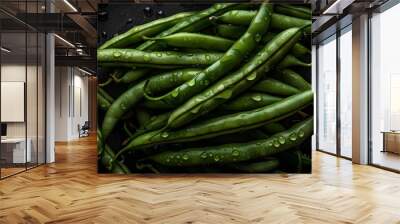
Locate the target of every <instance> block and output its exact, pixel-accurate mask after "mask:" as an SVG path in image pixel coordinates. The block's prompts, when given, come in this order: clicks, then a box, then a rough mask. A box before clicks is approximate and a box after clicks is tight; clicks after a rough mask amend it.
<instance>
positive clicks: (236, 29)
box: [215, 24, 246, 39]
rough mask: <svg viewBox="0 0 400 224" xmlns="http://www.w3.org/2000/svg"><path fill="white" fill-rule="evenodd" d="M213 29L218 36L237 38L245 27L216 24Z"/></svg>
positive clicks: (244, 30) (243, 31)
mask: <svg viewBox="0 0 400 224" xmlns="http://www.w3.org/2000/svg"><path fill="white" fill-rule="evenodd" d="M215 29H216V30H215V32H216V33H217V34H218V35H219V36H221V37H225V38H230V39H238V38H240V37H241V36H242V35H243V34H244V33H245V32H246V27H243V26H232V25H226V24H218V25H217V26H216V27H215Z"/></svg>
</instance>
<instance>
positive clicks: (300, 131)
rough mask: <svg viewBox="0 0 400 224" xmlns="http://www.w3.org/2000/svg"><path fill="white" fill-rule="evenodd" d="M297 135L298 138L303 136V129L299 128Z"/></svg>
mask: <svg viewBox="0 0 400 224" xmlns="http://www.w3.org/2000/svg"><path fill="white" fill-rule="evenodd" d="M298 136H299V137H300V138H302V137H304V131H303V130H299V133H298Z"/></svg>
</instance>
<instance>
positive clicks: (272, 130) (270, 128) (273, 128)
mask: <svg viewBox="0 0 400 224" xmlns="http://www.w3.org/2000/svg"><path fill="white" fill-rule="evenodd" d="M262 130H263V131H264V132H265V133H267V134H270V135H273V134H276V133H278V132H282V131H285V130H286V127H285V126H283V125H282V124H281V123H279V122H274V123H270V124H267V125H264V126H263V127H262Z"/></svg>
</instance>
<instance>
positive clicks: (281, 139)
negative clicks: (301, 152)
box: [279, 136, 286, 145]
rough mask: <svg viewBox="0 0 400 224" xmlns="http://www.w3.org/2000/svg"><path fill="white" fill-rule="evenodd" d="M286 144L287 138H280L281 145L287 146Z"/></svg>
mask: <svg viewBox="0 0 400 224" xmlns="http://www.w3.org/2000/svg"><path fill="white" fill-rule="evenodd" d="M285 142H286V140H285V137H283V136H280V137H279V143H281V144H282V145H283V144H285Z"/></svg>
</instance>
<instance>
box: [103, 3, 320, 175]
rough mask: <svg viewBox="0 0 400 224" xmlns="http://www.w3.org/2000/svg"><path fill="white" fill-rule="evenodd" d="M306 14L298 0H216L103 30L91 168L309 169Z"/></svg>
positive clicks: (110, 170)
mask: <svg viewBox="0 0 400 224" xmlns="http://www.w3.org/2000/svg"><path fill="white" fill-rule="evenodd" d="M310 24H311V12H310V10H308V8H307V7H303V6H299V5H295V6H292V5H289V4H278V5H273V4H268V3H262V4H249V3H217V4H214V5H212V6H211V7H210V8H207V9H205V10H203V11H198V12H179V13H177V14H175V15H170V16H168V17H165V18H161V19H156V20H154V21H151V22H149V23H145V24H139V25H137V26H135V27H133V28H131V29H129V30H127V31H126V32H125V33H121V34H119V35H116V36H114V37H112V38H111V39H109V40H107V41H105V42H104V43H103V44H101V45H100V46H99V47H98V50H97V60H98V66H99V67H100V68H101V71H100V72H101V73H102V76H101V78H99V83H98V89H97V103H98V131H97V143H98V164H99V171H101V172H105V173H120V174H127V173H138V172H153V173H166V172H184V173H185V172H197V173H199V172H228V173H234V172H241V173H266V172H305V171H309V170H311V169H310V166H311V165H310V162H309V159H308V158H310V156H309V155H310V152H311V145H310V136H311V135H312V134H313V117H312V111H313V110H312V103H313V95H314V94H313V92H312V90H311V84H310V83H309V80H310V73H311V70H310V69H311V68H310V67H311V64H310V62H309V60H310V58H311V56H310V55H311V52H310V41H309V39H310V36H309V32H310ZM285 157H287V158H288V160H287V161H286V160H285ZM297 158H299V159H297Z"/></svg>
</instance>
